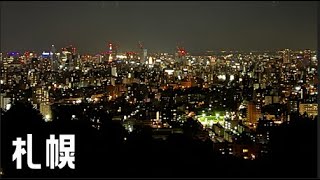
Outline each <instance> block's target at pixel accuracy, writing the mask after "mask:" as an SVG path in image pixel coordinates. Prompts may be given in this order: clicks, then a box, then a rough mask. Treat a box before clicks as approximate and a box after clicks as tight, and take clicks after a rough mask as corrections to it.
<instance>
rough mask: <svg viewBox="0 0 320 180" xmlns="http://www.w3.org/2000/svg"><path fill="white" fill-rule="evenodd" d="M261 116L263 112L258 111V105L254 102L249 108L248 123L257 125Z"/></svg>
mask: <svg viewBox="0 0 320 180" xmlns="http://www.w3.org/2000/svg"><path fill="white" fill-rule="evenodd" d="M260 116H261V110H260V109H257V106H256V104H255V103H254V102H253V101H250V102H249V103H248V108H247V121H248V122H249V123H252V124H255V123H257V121H258V119H259V118H260Z"/></svg>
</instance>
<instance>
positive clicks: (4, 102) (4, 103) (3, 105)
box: [0, 93, 11, 110]
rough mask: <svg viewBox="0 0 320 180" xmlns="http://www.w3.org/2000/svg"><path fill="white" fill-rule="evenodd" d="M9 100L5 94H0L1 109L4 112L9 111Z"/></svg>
mask: <svg viewBox="0 0 320 180" xmlns="http://www.w3.org/2000/svg"><path fill="white" fill-rule="evenodd" d="M10 102H11V101H10V98H9V97H7V96H6V94H5V93H1V94H0V103H1V107H0V108H1V109H4V110H8V109H10V106H11V105H10Z"/></svg>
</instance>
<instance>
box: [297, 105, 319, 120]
mask: <svg viewBox="0 0 320 180" xmlns="http://www.w3.org/2000/svg"><path fill="white" fill-rule="evenodd" d="M305 112H306V113H307V115H308V116H313V117H315V116H317V115H318V104H299V113H300V114H304V113H305Z"/></svg>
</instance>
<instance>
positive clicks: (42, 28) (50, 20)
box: [1, 1, 316, 53]
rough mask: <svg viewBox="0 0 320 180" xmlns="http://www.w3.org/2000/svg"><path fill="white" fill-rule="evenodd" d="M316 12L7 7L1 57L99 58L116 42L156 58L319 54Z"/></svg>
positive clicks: (252, 5)
mask: <svg viewBox="0 0 320 180" xmlns="http://www.w3.org/2000/svg"><path fill="white" fill-rule="evenodd" d="M315 5H316V3H315V2H277V1H270V2H239V3H238V2H126V1H120V2H118V1H114V2H105V1H99V2H97V1H96V2H68V1H66V2H2V4H1V6H2V7H1V11H2V13H1V22H2V25H1V37H2V38H1V51H2V52H6V51H21V52H23V51H28V50H35V51H39V52H41V51H48V50H50V49H49V48H50V47H51V45H52V44H54V45H55V46H56V47H64V46H66V45H68V44H73V45H74V46H76V47H77V48H78V50H79V52H80V53H99V52H103V51H105V50H106V49H107V43H108V42H114V43H116V44H118V45H119V50H120V51H123V52H125V51H134V50H137V49H138V42H139V41H142V42H143V43H144V46H145V48H146V49H148V51H149V52H159V51H161V52H174V51H175V47H176V46H177V45H181V46H183V47H185V48H186V49H187V50H188V51H189V52H190V53H199V52H204V51H207V50H242V51H250V50H275V49H285V48H290V49H315V47H316V38H315V37H316V6H315ZM190 12H191V13H190ZM297 12H299V13H297ZM38 14H41V16H39V15H38ZM220 17H221V18H220ZM66 18H68V19H69V20H66ZM12 22H17V23H12ZM110 27H111V28H110ZM45 47H48V49H46V48H45Z"/></svg>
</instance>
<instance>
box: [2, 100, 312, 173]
mask: <svg viewBox="0 0 320 180" xmlns="http://www.w3.org/2000/svg"><path fill="white" fill-rule="evenodd" d="M102 119H103V121H102V126H101V128H100V130H99V131H98V130H96V129H94V128H92V126H91V124H90V123H89V121H81V120H79V121H56V122H54V121H53V122H44V121H43V120H42V117H41V115H40V114H39V112H37V111H36V110H34V109H32V107H30V106H28V105H25V104H17V105H15V106H13V107H12V108H11V109H10V110H9V111H7V112H2V113H1V164H2V169H3V172H4V175H3V178H6V177H88V178H89V177H104V178H109V177H110V178H111V177H116V178H125V177H128V178H129V177H130V178H131V177H147V178H156V177H158V178H160V177H181V178H190V177H195V178H197V177H198V178H204V177H208V178H209V177H210V178H215V177H221V178H246V177H260V178H263V177H270V178H271V177H272V178H274V177H286V178H299V177H310V178H312V177H316V175H317V174H316V173H317V172H316V170H317V164H316V160H317V151H316V135H317V134H316V121H309V120H306V119H297V120H295V121H294V122H292V123H291V124H290V125H287V126H284V127H280V128H279V129H277V131H274V132H273V133H272V136H271V137H270V138H271V140H270V142H271V143H270V144H271V145H270V148H271V150H272V153H271V154H270V155H269V156H268V158H265V159H260V160H244V159H238V158H235V157H233V156H222V155H221V154H217V153H215V152H214V151H213V148H214V145H213V144H212V142H211V141H201V140H197V139H194V138H193V137H192V136H190V134H188V133H183V134H173V135H170V136H169V137H168V139H167V140H165V141H164V140H156V139H153V138H152V131H151V129H150V128H137V129H136V130H135V131H133V132H132V133H130V134H129V133H128V132H127V131H126V130H125V129H124V128H123V127H122V126H121V124H120V123H118V122H115V121H112V120H111V119H110V117H108V116H104V117H103V118H102ZM27 134H33V162H34V163H41V164H42V169H41V170H32V169H30V168H28V167H27V158H26V155H24V156H23V158H22V167H23V168H22V170H17V169H16V167H15V165H16V162H13V161H12V155H13V153H14V151H15V148H14V146H12V141H13V140H15V139H16V138H17V137H22V139H23V140H26V137H27ZM50 134H56V135H59V134H75V138H76V145H75V148H76V150H75V151H76V152H75V156H76V158H75V169H74V170H71V169H69V168H68V167H67V166H66V167H64V168H63V169H61V170H59V169H58V168H56V169H55V170H51V169H49V168H48V167H46V166H45V165H46V154H45V153H46V149H45V148H46V139H49V135H50Z"/></svg>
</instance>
